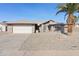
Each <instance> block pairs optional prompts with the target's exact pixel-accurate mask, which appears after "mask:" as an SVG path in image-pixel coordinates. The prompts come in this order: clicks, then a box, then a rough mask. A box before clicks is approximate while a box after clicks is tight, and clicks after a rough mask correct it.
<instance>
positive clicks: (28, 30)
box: [13, 26, 32, 33]
mask: <svg viewBox="0 0 79 59" xmlns="http://www.w3.org/2000/svg"><path fill="white" fill-rule="evenodd" d="M13 33H32V26H13Z"/></svg>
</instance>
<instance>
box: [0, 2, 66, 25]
mask: <svg viewBox="0 0 79 59" xmlns="http://www.w3.org/2000/svg"><path fill="white" fill-rule="evenodd" d="M58 5H59V4H56V3H2V4H1V3H0V21H16V20H32V21H44V20H45V21H46V20H51V19H52V20H54V21H56V22H63V23H64V22H66V21H65V20H64V14H63V13H60V14H58V15H56V12H57V11H58V9H57V6H58Z"/></svg>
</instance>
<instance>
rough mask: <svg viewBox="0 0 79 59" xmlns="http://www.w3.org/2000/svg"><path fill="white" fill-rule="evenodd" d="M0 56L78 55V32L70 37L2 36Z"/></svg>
mask: <svg viewBox="0 0 79 59" xmlns="http://www.w3.org/2000/svg"><path fill="white" fill-rule="evenodd" d="M0 55H1V56H20V55H21V56H28V55H79V32H78V29H76V30H75V31H74V32H73V34H72V35H71V36H68V35H65V34H62V33H60V32H44V33H33V34H11V33H10V34H4V35H2V36H0Z"/></svg>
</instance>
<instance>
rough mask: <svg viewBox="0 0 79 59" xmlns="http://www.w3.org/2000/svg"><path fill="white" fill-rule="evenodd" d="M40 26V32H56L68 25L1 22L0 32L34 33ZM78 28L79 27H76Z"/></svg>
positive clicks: (48, 22)
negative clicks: (37, 26)
mask: <svg viewBox="0 0 79 59" xmlns="http://www.w3.org/2000/svg"><path fill="white" fill-rule="evenodd" d="M36 24H37V25H38V24H39V29H40V32H48V31H49V30H50V31H54V30H56V29H60V30H63V29H65V28H66V29H67V24H61V23H58V22H55V21H53V20H48V21H43V22H42V21H41V22H39V21H38V22H37V21H26V20H18V21H16V22H1V23H0V31H2V32H9V33H34V32H35V30H36V28H35V27H36V26H35V25H36ZM76 27H78V25H76Z"/></svg>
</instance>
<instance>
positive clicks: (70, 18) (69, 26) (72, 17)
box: [68, 14, 74, 33]
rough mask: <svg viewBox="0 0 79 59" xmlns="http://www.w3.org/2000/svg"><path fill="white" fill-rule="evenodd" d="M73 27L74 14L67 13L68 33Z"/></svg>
mask: <svg viewBox="0 0 79 59" xmlns="http://www.w3.org/2000/svg"><path fill="white" fill-rule="evenodd" d="M73 27H74V16H73V14H69V15H68V33H72V31H73Z"/></svg>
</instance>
